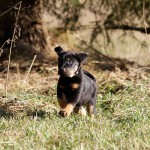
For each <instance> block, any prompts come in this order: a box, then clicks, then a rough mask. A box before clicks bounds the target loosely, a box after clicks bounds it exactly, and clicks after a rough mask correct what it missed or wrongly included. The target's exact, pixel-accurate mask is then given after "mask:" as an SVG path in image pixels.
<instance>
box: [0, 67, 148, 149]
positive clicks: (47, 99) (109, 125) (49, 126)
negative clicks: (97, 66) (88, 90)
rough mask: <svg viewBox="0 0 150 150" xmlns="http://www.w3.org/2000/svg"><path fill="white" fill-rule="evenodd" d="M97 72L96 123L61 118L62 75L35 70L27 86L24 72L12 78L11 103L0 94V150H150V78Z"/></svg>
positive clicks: (129, 73)
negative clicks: (58, 86) (59, 80)
mask: <svg viewBox="0 0 150 150" xmlns="http://www.w3.org/2000/svg"><path fill="white" fill-rule="evenodd" d="M52 73H53V77H54V78H53V79H51V78H49V76H50V75H51V74H52ZM93 73H94V75H95V76H96V78H97V84H98V99H97V113H96V116H95V118H94V119H91V118H90V117H88V116H87V117H81V116H78V115H75V114H72V115H71V116H70V117H68V118H61V117H59V116H58V114H57V112H58V111H59V106H58V103H57V100H56V83H57V75H56V74H57V71H55V70H54V71H53V72H49V73H46V74H45V75H44V74H42V73H38V74H37V73H35V72H32V73H31V74H30V75H29V80H28V81H24V82H23V78H24V75H23V74H22V75H20V77H19V80H18V75H17V76H16V75H15V74H12V75H10V80H9V88H8V100H7V102H6V103H4V100H5V96H4V95H5V94H4V93H5V91H4V90H3V88H1V90H0V94H1V101H0V149H1V150H3V149H7V150H9V149H11V150H12V149H15V150H17V149H35V150H37V149H40V150H44V149H57V150H59V149H60V150H62V149H75V150H78V149H83V150H84V149H85V150H91V149H95V150H96V149H97V150H99V149H104V150H105V149H107V150H108V149H115V150H117V149H130V150H131V149H136V150H138V149H139V150H141V149H150V132H149V131H150V126H149V125H150V90H149V89H150V87H149V83H150V76H149V74H148V73H146V72H144V71H137V72H135V71H132V70H130V71H126V72H123V71H119V72H118V71H114V72H108V71H103V72H97V71H93ZM4 76H5V75H4ZM37 81H38V82H37ZM22 83H23V84H22ZM2 85H3V82H1V87H2ZM18 85H19V86H18Z"/></svg>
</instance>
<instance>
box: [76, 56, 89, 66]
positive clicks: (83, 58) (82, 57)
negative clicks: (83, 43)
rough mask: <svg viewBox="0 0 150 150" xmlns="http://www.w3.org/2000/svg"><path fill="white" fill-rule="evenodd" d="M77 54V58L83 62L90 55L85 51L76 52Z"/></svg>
mask: <svg viewBox="0 0 150 150" xmlns="http://www.w3.org/2000/svg"><path fill="white" fill-rule="evenodd" d="M75 55H76V57H77V59H78V60H79V61H80V62H81V63H82V64H84V63H85V61H86V59H87V56H88V55H87V54H85V53H76V54H75Z"/></svg>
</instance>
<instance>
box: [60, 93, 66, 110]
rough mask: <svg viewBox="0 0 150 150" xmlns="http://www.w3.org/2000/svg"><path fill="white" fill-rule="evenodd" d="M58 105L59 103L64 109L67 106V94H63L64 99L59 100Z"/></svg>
mask: <svg viewBox="0 0 150 150" xmlns="http://www.w3.org/2000/svg"><path fill="white" fill-rule="evenodd" d="M58 103H59V106H60V107H61V108H62V109H64V108H65V107H66V105H67V99H66V96H65V94H63V93H62V97H61V98H58Z"/></svg>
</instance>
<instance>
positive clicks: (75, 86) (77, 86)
mask: <svg viewBox="0 0 150 150" xmlns="http://www.w3.org/2000/svg"><path fill="white" fill-rule="evenodd" d="M79 86H80V85H79V84H78V83H72V84H70V87H71V88H72V89H73V90H75V89H78V88H79Z"/></svg>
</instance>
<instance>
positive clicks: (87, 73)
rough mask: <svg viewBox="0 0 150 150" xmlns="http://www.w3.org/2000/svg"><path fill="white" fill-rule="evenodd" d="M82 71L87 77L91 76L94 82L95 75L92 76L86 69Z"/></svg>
mask: <svg viewBox="0 0 150 150" xmlns="http://www.w3.org/2000/svg"><path fill="white" fill-rule="evenodd" d="M83 72H84V74H86V75H87V76H88V77H89V78H91V79H92V80H93V81H94V82H96V79H95V77H94V76H93V75H92V74H90V73H89V72H88V71H85V70H83Z"/></svg>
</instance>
